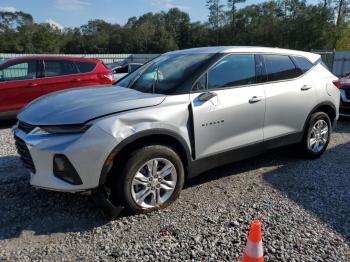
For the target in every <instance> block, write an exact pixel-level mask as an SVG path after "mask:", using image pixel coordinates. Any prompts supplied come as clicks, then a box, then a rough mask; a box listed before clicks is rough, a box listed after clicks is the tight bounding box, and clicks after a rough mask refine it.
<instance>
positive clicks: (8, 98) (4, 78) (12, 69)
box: [0, 56, 114, 119]
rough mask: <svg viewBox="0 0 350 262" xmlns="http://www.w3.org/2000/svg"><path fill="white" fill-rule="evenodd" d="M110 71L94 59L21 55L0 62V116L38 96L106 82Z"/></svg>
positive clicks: (10, 114)
mask: <svg viewBox="0 0 350 262" xmlns="http://www.w3.org/2000/svg"><path fill="white" fill-rule="evenodd" d="M113 82H114V79H113V75H112V73H111V72H110V71H109V70H108V69H107V68H106V66H105V65H104V64H103V63H102V62H101V61H100V60H97V59H87V58H73V57H61V56H50V57H39V56H37V57H21V58H15V59H10V60H7V61H6V62H4V63H2V64H0V119H6V118H14V117H15V116H16V114H17V112H18V111H19V110H20V109H21V108H22V107H24V106H25V105H26V104H28V103H29V102H31V101H32V100H34V99H36V98H38V97H39V96H42V95H45V94H48V93H51V92H55V91H59V90H63V89H68V88H76V87H83V86H101V85H109V84H111V83H113Z"/></svg>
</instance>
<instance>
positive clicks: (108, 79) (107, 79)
mask: <svg viewBox="0 0 350 262" xmlns="http://www.w3.org/2000/svg"><path fill="white" fill-rule="evenodd" d="M99 78H100V79H101V80H102V81H103V83H105V84H112V83H114V76H113V74H112V73H111V72H106V73H101V74H99Z"/></svg>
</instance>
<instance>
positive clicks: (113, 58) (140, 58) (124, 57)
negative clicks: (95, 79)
mask: <svg viewBox="0 0 350 262" xmlns="http://www.w3.org/2000/svg"><path fill="white" fill-rule="evenodd" d="M46 55H47V56H68V57H85V58H95V59H100V60H102V61H103V62H104V63H105V64H111V63H115V62H121V61H126V62H130V63H146V62H148V61H149V60H151V59H153V58H155V57H157V56H159V54H69V55H66V54H1V53H0V62H1V60H6V59H11V58H15V57H23V56H46Z"/></svg>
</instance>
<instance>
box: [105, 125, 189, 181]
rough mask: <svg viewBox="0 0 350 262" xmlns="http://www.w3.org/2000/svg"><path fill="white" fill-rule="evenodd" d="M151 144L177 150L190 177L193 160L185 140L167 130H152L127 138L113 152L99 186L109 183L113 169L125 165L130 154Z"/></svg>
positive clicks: (108, 158)
mask: <svg viewBox="0 0 350 262" xmlns="http://www.w3.org/2000/svg"><path fill="white" fill-rule="evenodd" d="M151 144H158V145H165V146H168V147H170V148H172V149H173V150H175V152H176V153H177V154H178V155H179V157H180V158H181V160H182V161H183V163H184V168H185V176H186V177H187V176H188V172H189V165H190V163H191V161H192V158H191V152H190V149H189V146H188V145H187V142H186V141H185V139H184V138H182V137H181V136H180V135H178V134H177V133H175V132H173V131H170V130H167V129H152V130H145V131H140V132H138V133H136V134H134V135H131V136H129V137H127V138H126V139H124V140H123V141H122V142H120V143H119V144H118V145H117V146H116V147H115V148H114V149H113V150H112V151H111V153H110V154H109V155H108V157H107V159H106V160H105V162H104V165H103V168H102V171H101V174H100V179H99V185H103V184H105V183H106V182H107V178H108V174H109V173H110V171H111V170H112V168H113V167H115V168H118V166H117V165H116V163H117V162H121V163H123V162H124V160H125V158H126V157H127V155H128V153H130V152H132V151H134V150H136V149H138V148H141V147H144V146H147V145H151Z"/></svg>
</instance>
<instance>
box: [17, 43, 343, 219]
mask: <svg viewBox="0 0 350 262" xmlns="http://www.w3.org/2000/svg"><path fill="white" fill-rule="evenodd" d="M336 80H337V78H336V77H335V76H334V75H333V74H331V73H330V72H329V71H328V70H327V69H326V68H325V66H323V64H322V62H321V59H320V56H319V55H317V54H312V53H306V52H299V51H292V50H283V49H278V48H261V47H210V48H198V49H189V50H182V51H176V52H170V53H166V54H164V55H161V56H159V57H157V58H156V59H154V60H152V61H150V62H149V63H147V64H145V65H143V66H142V67H140V68H139V69H138V70H136V71H135V72H133V73H131V74H129V75H127V76H126V77H124V78H123V79H121V80H120V81H119V82H118V83H117V85H116V86H110V87H105V88H84V89H75V90H71V91H64V92H58V93H54V94H51V95H48V96H45V97H42V98H40V99H38V100H36V101H34V102H32V103H31V104H30V105H29V106H27V107H26V108H25V109H24V110H23V111H22V112H21V113H20V114H19V115H18V120H19V121H18V123H17V124H16V126H15V127H14V133H15V140H16V145H17V148H18V152H19V154H20V155H21V158H22V159H23V161H24V163H25V164H26V166H27V167H28V168H29V170H30V172H31V179H30V183H31V184H32V185H33V186H35V187H39V188H44V189H50V190H57V191H65V192H83V191H90V190H92V189H96V188H104V190H108V192H111V194H109V198H110V199H111V200H112V201H113V203H115V204H118V205H123V206H125V207H126V208H127V209H129V210H130V211H131V212H133V213H143V212H149V211H152V210H155V209H159V208H163V207H166V206H168V205H169V204H171V203H172V202H173V201H174V200H175V199H176V198H177V197H178V196H179V194H180V191H181V189H182V187H183V184H184V181H185V180H186V179H188V178H191V177H194V176H196V175H197V174H200V173H202V172H203V171H205V170H208V169H211V168H214V167H217V166H220V165H223V164H226V163H229V162H233V161H237V160H241V159H244V158H248V157H252V156H254V155H257V154H260V153H261V152H263V151H266V150H269V149H272V148H276V147H280V146H284V145H289V144H299V148H300V152H301V153H303V154H304V155H305V156H306V157H309V158H316V157H319V156H320V155H322V153H323V152H324V151H325V150H326V147H327V145H328V143H329V139H330V134H331V130H332V127H333V126H334V125H335V123H336V121H337V119H338V115H339V112H338V111H339V110H338V107H339V101H340V95H339V90H338V88H337V87H336V86H335V85H334V83H333V81H336Z"/></svg>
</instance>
